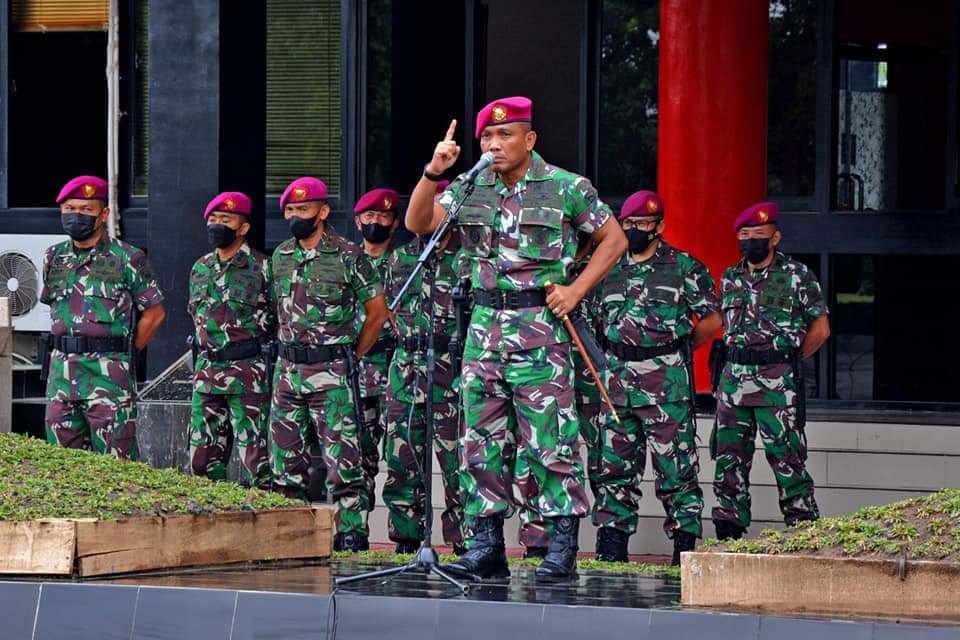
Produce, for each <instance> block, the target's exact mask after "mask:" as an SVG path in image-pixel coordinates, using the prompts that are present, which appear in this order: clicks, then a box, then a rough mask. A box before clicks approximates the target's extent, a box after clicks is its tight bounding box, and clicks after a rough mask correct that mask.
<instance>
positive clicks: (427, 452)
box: [334, 181, 475, 594]
mask: <svg viewBox="0 0 960 640" xmlns="http://www.w3.org/2000/svg"><path fill="white" fill-rule="evenodd" d="M474 186H475V185H474V183H473V181H470V182H465V183H464V188H463V197H462V198H460V201H459V202H457V203H456V204H455V205H454V206H453V207H451V208H450V210H449V211H447V215H446V216H445V217H444V219H443V220H442V221H441V222H440V224H439V225H438V226H437V228H436V229H435V230H434V231H433V234H432V235H431V236H430V240H429V241H428V242H427V244H426V246H425V247H424V248H423V251H421V252H420V256H419V257H418V258H417V264H416V265H415V266H414V268H413V271H412V272H411V273H410V275H409V277H407V281H406V282H404V283H403V286H402V287H400V291H399V292H398V293H397V295H396V297H395V298H394V299H393V302H391V303H390V311H391V312H393V311H396V310H397V308H398V307H399V306H400V301H401V300H403V296H404V295H405V294H406V292H407V289H409V288H410V287H411V286H412V285H413V283H414V281H415V280H416V279H417V276H418V275H419V274H420V272H421V271H422V270H423V268H424V267H425V266H426V264H427V262H428V261H429V260H430V259H431V258H432V257H433V256H434V253H435V252H437V248H438V247H439V246H440V243H441V242H442V241H443V239H444V238H445V237H446V235H447V233H448V232H449V231H450V227H452V226H453V225H454V224H455V223H456V221H457V217H458V216H459V215H460V209H461V208H462V207H463V203H464V202H466V200H467V198H469V197H470V195H471V194H472V193H473V189H474ZM436 291H437V286H436V273H434V281H433V282H431V284H430V296H429V298H428V304H429V305H430V330H429V331H428V333H427V354H426V355H427V361H426V365H427V375H426V385H427V391H426V394H425V396H426V397H425V398H424V413H426V416H425V431H426V433H425V438H424V447H423V458H424V460H423V465H422V466H421V469H422V472H421V473H422V478H421V481H422V482H423V502H424V509H423V540H422V541H421V542H420V549H418V550H417V555H416V556H415V557H414V559H413V562H410V563H407V564H405V565H402V566H399V567H391V568H389V569H381V570H379V571H370V572H367V573H361V574H358V575H355V576H349V577H346V578H337V579H336V580H335V581H334V584H335V585H336V586H337V587H339V586H341V585H345V584H350V583H353V582H359V581H362V580H370V579H375V578H385V577H388V576H393V575H397V574H400V573H406V572H407V571H419V572H421V573H424V574H427V575H430V574H433V575H436V576H439V577H440V578H443V579H444V580H445V581H446V582H448V583H449V584H451V585H453V586H454V587H456V588H457V589H458V590H459V591H460V592H461V593H463V594H466V593H467V591H468V590H469V588H470V587H469V586H468V585H466V584H463V583H462V582H459V581H457V580H456V579H455V578H454V577H453V576H451V575H450V574H449V573H447V572H446V571H444V570H443V569H441V568H440V561H439V559H438V558H437V552H436V551H435V550H434V549H433V546H432V545H431V540H430V539H431V537H432V536H433V496H432V488H433V484H432V476H433V435H434V424H433V377H434V371H435V369H436V364H437V363H436V352H435V351H434V333H435V332H434V326H435V325H436V316H435V313H434V312H435V309H434V299H435V295H436ZM414 361H416V359H415V360H414ZM408 429H409V426H408ZM410 439H411V443H410V444H411V448H413V450H414V455H416V447H415V446H414V442H412V441H413V438H412V437H411V438H410Z"/></svg>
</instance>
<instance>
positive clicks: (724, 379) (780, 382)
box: [710, 202, 830, 540]
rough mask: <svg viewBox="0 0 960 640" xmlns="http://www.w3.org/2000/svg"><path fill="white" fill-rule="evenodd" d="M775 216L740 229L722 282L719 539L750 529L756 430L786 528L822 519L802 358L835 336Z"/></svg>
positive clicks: (764, 206) (762, 216) (752, 212)
mask: <svg viewBox="0 0 960 640" xmlns="http://www.w3.org/2000/svg"><path fill="white" fill-rule="evenodd" d="M778 213H779V211H778V208H777V205H775V204H774V203H772V202H761V203H760V204H756V205H753V206H752V207H749V208H747V209H745V210H744V211H743V212H742V213H741V214H740V215H739V216H737V219H736V222H735V228H736V232H737V239H738V241H739V243H740V252H741V253H742V254H743V259H742V260H741V261H740V262H739V263H737V264H736V265H734V266H732V267H730V268H729V269H727V270H726V272H724V274H723V279H722V280H721V282H720V296H721V306H722V310H723V345H724V347H725V352H726V353H725V355H724V357H723V360H724V362H723V363H722V373H721V375H720V376H719V380H715V382H714V384H717V383H719V384H718V388H717V392H716V396H717V417H716V423H715V425H714V429H713V433H712V434H711V437H710V453H711V456H712V457H713V458H714V459H715V460H716V461H717V466H716V472H715V474H714V478H713V492H714V494H716V496H717V503H718V504H717V506H716V507H714V508H713V523H714V526H715V527H716V529H717V537H718V538H720V539H721V540H726V539H731V538H740V537H741V536H742V535H743V534H744V532H745V531H746V529H747V527H749V526H750V467H751V464H752V463H753V452H754V449H755V446H756V445H755V440H756V436H757V430H758V429H759V431H760V438H761V439H762V440H763V445H764V448H765V450H766V455H767V461H768V462H769V463H770V466H771V468H772V469H773V475H774V477H775V478H776V481H777V490H778V493H779V497H780V511H781V512H782V513H783V517H784V520H785V521H786V523H787V524H788V525H789V524H793V523H795V522H798V521H800V520H816V519H817V518H819V517H820V512H819V510H818V508H817V502H816V500H814V497H813V478H811V477H810V474H809V473H808V472H807V469H806V464H805V463H806V459H807V443H806V436H805V434H804V424H803V411H802V409H803V402H804V396H803V394H804V388H803V380H802V372H803V369H802V367H803V363H802V359H804V358H809V357H811V356H813V354H815V353H816V352H817V350H818V349H819V348H820V347H821V346H822V345H823V343H824V342H825V341H826V340H827V338H828V337H830V323H829V320H828V318H827V305H826V302H825V301H824V299H823V293H822V292H821V290H820V283H819V282H817V278H816V276H814V274H813V273H812V272H811V271H810V270H809V269H808V268H807V267H806V266H805V265H803V264H801V263H799V262H797V261H796V260H792V259H790V258H789V257H787V256H786V255H784V254H783V253H780V252H779V251H777V245H778V244H779V243H780V238H781V235H780V231H779V229H778V228H777V217H778Z"/></svg>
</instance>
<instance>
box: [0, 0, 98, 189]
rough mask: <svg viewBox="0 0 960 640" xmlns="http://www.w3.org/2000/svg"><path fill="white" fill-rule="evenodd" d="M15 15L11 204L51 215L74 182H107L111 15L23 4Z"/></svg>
mask: <svg viewBox="0 0 960 640" xmlns="http://www.w3.org/2000/svg"><path fill="white" fill-rule="evenodd" d="M90 4H96V3H90ZM105 7H106V3H104V11H105ZM81 9H83V10H81ZM11 14H12V16H11V26H12V27H13V29H12V32H11V33H10V55H9V72H8V73H9V123H8V125H9V126H8V127H7V130H8V135H9V139H8V145H9V146H8V168H9V179H8V185H9V193H8V201H9V204H10V206H12V207H52V206H55V204H54V200H55V198H56V195H57V192H58V191H59V190H60V188H61V187H62V186H63V184H64V183H65V182H66V181H67V180H69V179H70V178H73V177H74V176H77V175H81V174H93V175H99V176H105V174H106V166H107V117H106V113H107V79H106V74H105V73H104V69H105V68H106V62H107V54H106V50H107V34H106V31H105V30H104V29H105V28H106V19H105V13H104V12H100V11H99V8H98V10H97V11H89V12H88V11H86V10H85V8H81V7H72V5H70V4H69V3H64V2H54V3H51V5H50V6H47V5H45V4H43V3H34V2H27V1H26V0H20V1H19V2H15V3H13V4H12V6H11ZM50 20H52V21H53V23H54V24H56V26H57V29H58V30H57V31H44V30H43V26H42V25H44V24H46V22H43V21H50ZM81 143H82V148H81V147H80V146H78V145H80V144H81Z"/></svg>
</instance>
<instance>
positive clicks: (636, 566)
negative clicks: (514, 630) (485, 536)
mask: <svg viewBox="0 0 960 640" xmlns="http://www.w3.org/2000/svg"><path fill="white" fill-rule="evenodd" d="M333 557H334V559H336V560H355V561H361V562H389V563H393V564H405V563H407V562H411V561H412V560H413V559H414V554H412V553H394V552H392V551H360V552H358V553H353V552H350V551H334V552H333ZM439 557H440V563H441V564H449V563H451V562H456V561H457V556H455V555H453V554H452V553H441V554H439ZM507 562H508V564H509V565H510V566H511V567H514V568H521V567H525V568H536V567H539V566H540V562H541V560H540V558H508V559H507ZM577 567H578V569H579V570H580V571H597V572H600V573H617V574H620V575H623V574H628V575H649V576H671V577H675V578H679V577H680V567H672V566H670V565H665V564H646V563H641V562H601V561H600V560H590V559H580V560H577Z"/></svg>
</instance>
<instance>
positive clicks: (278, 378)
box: [270, 225, 382, 536]
mask: <svg viewBox="0 0 960 640" xmlns="http://www.w3.org/2000/svg"><path fill="white" fill-rule="evenodd" d="M272 261H273V274H274V295H275V296H276V300H277V340H278V342H279V343H280V347H281V355H280V357H279V358H278V360H277V368H276V371H275V372H274V375H273V398H272V403H271V410H270V439H271V442H272V445H271V450H270V461H271V466H272V467H273V475H274V483H275V484H276V485H277V486H278V488H280V489H281V490H284V489H285V492H286V493H300V494H302V492H303V491H304V490H305V488H306V483H307V471H308V468H309V464H310V459H309V453H308V449H307V445H308V443H309V441H310V440H311V439H313V438H317V439H319V441H320V442H321V443H322V445H323V459H324V464H325V466H326V474H327V475H326V477H327V481H326V486H327V491H328V493H329V494H331V495H333V496H335V497H336V500H337V516H336V526H337V532H338V533H358V534H361V535H363V536H366V535H367V523H366V517H365V512H366V511H367V510H368V508H367V500H368V494H367V486H366V480H365V477H364V471H363V467H362V463H361V455H360V443H359V434H358V433H357V424H356V422H355V420H354V401H355V398H353V397H352V394H351V392H350V388H349V382H348V379H347V372H348V362H347V360H346V359H345V358H343V357H338V358H336V359H333V360H329V361H323V362H316V363H310V364H307V363H301V364H295V363H293V362H291V361H289V360H287V359H286V358H284V357H283V350H284V348H285V345H288V346H295V347H299V348H305V349H316V348H319V347H329V346H337V347H339V348H341V349H353V348H354V343H355V341H356V338H357V330H356V322H355V318H356V308H357V306H358V305H363V304H364V303H366V302H367V301H369V300H371V299H372V298H374V297H376V296H377V295H380V294H381V291H382V290H381V285H380V276H379V275H378V274H377V271H376V269H375V268H374V267H373V264H372V263H371V262H370V260H369V259H368V258H367V257H366V256H365V255H364V254H363V252H362V251H361V250H360V248H359V247H358V246H357V245H355V244H353V243H351V242H348V241H347V240H345V239H344V238H342V237H341V236H339V235H337V234H336V233H335V232H334V231H333V229H332V228H330V227H329V225H328V226H327V230H326V233H325V234H324V236H323V237H322V239H321V240H320V244H319V245H317V247H315V248H313V249H304V248H303V247H302V246H301V245H300V243H299V242H297V241H296V240H294V239H292V238H291V239H289V240H286V241H284V242H283V243H282V244H281V245H280V246H279V247H277V249H276V251H274V253H273V259H272Z"/></svg>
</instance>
